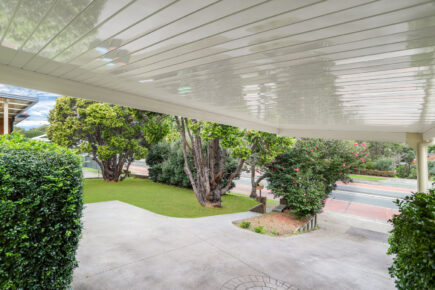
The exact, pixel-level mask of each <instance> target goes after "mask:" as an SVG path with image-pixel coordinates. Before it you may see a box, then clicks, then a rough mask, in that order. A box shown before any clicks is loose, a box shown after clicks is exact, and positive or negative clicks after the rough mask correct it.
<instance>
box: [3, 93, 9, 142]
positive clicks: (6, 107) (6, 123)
mask: <svg viewBox="0 0 435 290" xmlns="http://www.w3.org/2000/svg"><path fill="white" fill-rule="evenodd" d="M3 134H4V135H6V134H9V103H8V99H6V98H5V99H4V103H3Z"/></svg>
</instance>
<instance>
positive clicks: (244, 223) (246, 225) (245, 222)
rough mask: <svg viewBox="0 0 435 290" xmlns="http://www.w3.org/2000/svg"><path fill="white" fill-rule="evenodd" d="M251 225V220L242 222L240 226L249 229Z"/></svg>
mask: <svg viewBox="0 0 435 290" xmlns="http://www.w3.org/2000/svg"><path fill="white" fill-rule="evenodd" d="M250 226H251V222H248V221H243V222H241V223H240V227H241V228H244V229H249V227H250Z"/></svg>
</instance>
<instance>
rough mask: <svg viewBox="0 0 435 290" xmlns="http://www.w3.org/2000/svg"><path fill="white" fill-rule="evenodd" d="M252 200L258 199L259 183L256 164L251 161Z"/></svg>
mask: <svg viewBox="0 0 435 290" xmlns="http://www.w3.org/2000/svg"><path fill="white" fill-rule="evenodd" d="M249 197H250V198H256V197H257V183H256V182H255V162H254V161H251V195H249Z"/></svg>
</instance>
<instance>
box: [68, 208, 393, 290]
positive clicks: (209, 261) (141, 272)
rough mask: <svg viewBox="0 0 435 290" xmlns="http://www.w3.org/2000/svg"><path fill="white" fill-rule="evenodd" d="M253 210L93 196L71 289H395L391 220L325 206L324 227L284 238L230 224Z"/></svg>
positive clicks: (321, 223)
mask: <svg viewBox="0 0 435 290" xmlns="http://www.w3.org/2000/svg"><path fill="white" fill-rule="evenodd" d="M255 215H256V214H255V213H249V212H245V213H238V214H231V215H221V216H213V217H205V218H195V219H180V218H170V217H165V216H161V215H157V214H154V213H151V212H149V211H146V210H143V209H140V208H137V207H134V206H131V205H128V204H125V203H122V202H118V201H111V202H101V203H94V204H87V205H86V206H85V211H84V219H83V220H84V231H83V237H82V239H81V240H80V244H79V249H78V255H77V257H78V260H79V268H77V269H76V270H75V273H74V280H73V284H72V286H73V289H92V290H94V289H96V290H98V289H105V290H111V289H132V290H134V289H156V290H158V289H165V290H171V289H174V290H183V289H201V290H208V289H213V290H215V289H236V287H239V288H237V289H248V287H253V286H255V285H257V286H258V285H263V284H262V283H264V282H267V283H268V284H266V283H264V286H266V285H271V283H272V284H277V283H280V284H279V285H281V286H282V288H280V289H370V290H372V289H394V283H393V280H392V279H391V278H390V277H389V275H388V267H389V266H390V265H391V263H392V259H391V257H389V256H387V255H386V254H385V253H386V250H387V248H388V245H387V243H386V240H387V235H386V234H385V233H386V232H388V230H389V227H388V225H386V224H385V223H378V222H374V221H372V220H368V219H356V218H355V217H352V216H349V215H341V214H340V213H324V214H322V215H320V216H319V226H320V229H319V230H316V231H314V232H310V233H305V234H299V235H295V236H292V237H286V238H275V237H269V236H264V235H259V234H256V233H253V232H250V231H246V230H242V229H240V228H237V227H235V226H234V225H233V224H232V221H234V220H238V219H242V218H246V217H251V216H255ZM256 283H257V284H256Z"/></svg>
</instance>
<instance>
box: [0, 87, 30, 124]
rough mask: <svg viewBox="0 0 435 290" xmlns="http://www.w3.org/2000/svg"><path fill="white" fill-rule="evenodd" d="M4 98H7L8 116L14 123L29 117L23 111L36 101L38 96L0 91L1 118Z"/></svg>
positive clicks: (1, 116)
mask: <svg viewBox="0 0 435 290" xmlns="http://www.w3.org/2000/svg"><path fill="white" fill-rule="evenodd" d="M5 99H8V104H9V113H8V118H13V119H14V123H13V124H14V125H17V124H18V123H19V122H21V121H23V120H24V119H26V118H28V117H29V114H27V113H26V112H25V111H26V110H28V109H29V108H30V107H32V106H33V105H35V104H36V103H37V102H38V98H35V97H28V96H20V95H12V94H6V93H1V92H0V118H3V117H4V116H3V108H4V102H5Z"/></svg>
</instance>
